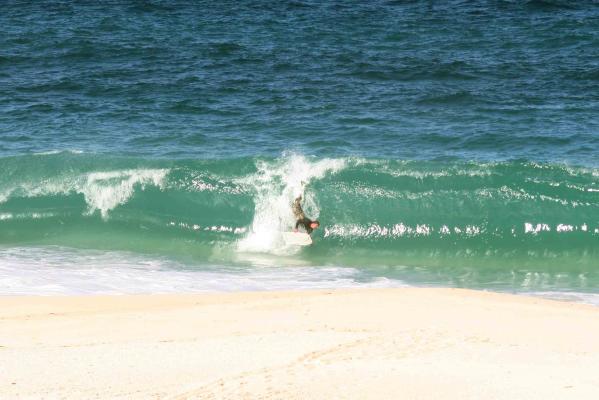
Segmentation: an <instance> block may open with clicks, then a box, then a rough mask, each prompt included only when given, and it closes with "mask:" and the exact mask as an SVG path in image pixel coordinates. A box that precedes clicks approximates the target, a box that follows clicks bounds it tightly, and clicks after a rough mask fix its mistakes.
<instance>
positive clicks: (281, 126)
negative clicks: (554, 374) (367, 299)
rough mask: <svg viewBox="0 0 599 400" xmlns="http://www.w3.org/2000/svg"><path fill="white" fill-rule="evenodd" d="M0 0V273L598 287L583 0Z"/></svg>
mask: <svg viewBox="0 0 599 400" xmlns="http://www.w3.org/2000/svg"><path fill="white" fill-rule="evenodd" d="M2 11H3V12H2V13H0V49H1V50H0V88H1V90H0V111H1V112H0V171H1V174H0V293H41V294H47V293H123V292H127V293H128V292H135V293H137V292H163V291H197V290H268V289H288V288H308V287H309V288H312V287H339V286H401V285H442V286H459V287H474V288H483V289H491V290H505V291H514V292H526V293H540V294H544V295H548V296H553V297H555V296H557V297H568V296H570V297H571V298H575V299H577V300H581V301H590V302H595V301H596V300H593V299H596V298H597V297H598V296H599V273H598V271H599V157H598V155H597V154H599V133H598V128H599V118H598V117H597V115H599V63H598V62H597V57H596V55H597V54H598V52H599V36H598V35H597V32H599V7H598V6H597V4H596V3H592V2H566V1H527V2H510V1H488V2H475V3H471V2H461V1H453V2H452V1H449V2H442V4H440V2H426V1H422V2H392V1H387V2H385V1H375V2H367V3H353V2H344V3H338V2H299V1H295V2H277V3H276V4H271V3H270V2H241V3H240V2H222V3H219V4H213V3H196V4H194V5H189V4H185V3H177V2H158V1H155V2H133V3H131V4H126V5H125V4H120V3H119V4H110V5H100V6H98V5H89V4H80V3H78V4H68V3H66V4H58V5H57V4H54V2H38V3H36V4H33V5H32V4H28V3H26V4H23V3H16V2H15V3H8V4H5V5H3V6H2ZM302 182H304V183H306V185H305V186H303V185H302ZM302 191H303V192H304V197H305V209H306V213H307V214H308V215H309V216H311V217H314V218H316V217H318V218H319V219H320V220H321V222H322V227H321V229H319V230H317V231H316V232H315V234H314V235H313V237H314V242H315V243H314V245H313V246H311V247H309V248H304V249H298V248H290V247H288V246H285V244H284V243H283V241H282V238H281V236H280V232H281V231H284V230H287V229H289V227H290V226H291V225H292V224H293V217H292V215H291V210H290V208H289V206H290V203H291V202H292V201H293V198H294V197H295V196H296V195H297V194H299V193H300V192H302ZM570 297H569V298H570Z"/></svg>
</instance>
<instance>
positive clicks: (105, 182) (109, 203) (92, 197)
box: [0, 169, 169, 219]
mask: <svg viewBox="0 0 599 400" xmlns="http://www.w3.org/2000/svg"><path fill="white" fill-rule="evenodd" d="M168 172H169V170H168V169H129V170H117V171H107V172H90V173H86V174H82V175H77V176H70V177H64V176H62V177H58V178H54V179H42V180H41V181H33V182H23V183H22V184H20V185H19V186H17V187H13V188H11V189H10V190H8V191H7V192H5V193H2V194H0V203H2V202H4V201H6V200H7V199H8V198H9V197H10V196H11V195H14V194H16V195H18V196H22V197H40V196H48V195H57V194H63V195H68V194H70V193H80V194H82V195H83V197H84V198H85V202H86V204H87V207H88V213H90V214H91V213H93V212H95V211H97V210H98V211H100V214H101V215H102V218H104V219H106V218H108V214H109V211H111V210H113V209H114V208H115V207H117V206H119V205H121V204H124V203H126V202H127V201H128V200H129V199H130V198H131V196H132V195H133V193H134V191H135V187H136V186H141V189H142V190H144V189H145V187H146V186H147V185H153V186H156V187H159V188H161V189H162V188H163V186H164V178H165V177H166V175H167V174H168Z"/></svg>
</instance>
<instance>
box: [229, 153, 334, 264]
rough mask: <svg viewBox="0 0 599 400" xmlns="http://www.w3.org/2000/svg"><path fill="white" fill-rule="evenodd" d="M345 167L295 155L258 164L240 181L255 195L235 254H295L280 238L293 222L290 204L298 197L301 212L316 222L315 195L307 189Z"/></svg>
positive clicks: (295, 248) (317, 208) (317, 213)
mask: <svg viewBox="0 0 599 400" xmlns="http://www.w3.org/2000/svg"><path fill="white" fill-rule="evenodd" d="M344 165H345V162H344V161H343V160H340V159H322V160H309V159H308V158H306V157H304V156H301V155H297V154H290V155H284V156H283V157H282V158H281V159H279V160H275V161H274V162H272V161H271V162H268V161H264V160H260V161H258V162H257V165H256V166H257V172H256V173H255V174H254V175H251V176H249V177H246V178H243V179H242V180H241V182H243V183H244V184H245V185H246V186H250V187H251V189H252V190H253V192H254V193H255V195H254V202H255V211H254V218H253V221H252V224H251V228H250V232H249V233H248V234H247V236H246V237H244V238H243V239H241V240H240V241H239V242H238V250H239V251H245V252H267V253H275V254H286V253H289V252H296V251H298V250H299V249H298V248H297V247H288V246H286V245H285V243H284V241H283V240H282V235H281V233H282V232H284V231H289V230H291V229H292V228H293V225H294V222H295V220H294V217H293V214H292V212H291V204H292V203H293V201H294V199H296V198H297V197H298V196H300V195H301V196H302V197H303V204H304V205H303V207H304V211H305V212H306V214H307V215H309V216H311V217H312V218H313V219H316V218H317V217H318V215H319V213H320V210H319V207H318V205H317V202H316V195H315V194H314V193H313V192H312V191H310V190H307V191H306V188H307V187H309V184H310V182H312V181H313V180H317V179H321V178H322V177H324V176H325V175H326V174H328V173H335V172H337V171H339V170H341V169H342V168H343V167H344Z"/></svg>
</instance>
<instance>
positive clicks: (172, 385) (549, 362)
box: [0, 289, 599, 400]
mask: <svg viewBox="0 0 599 400" xmlns="http://www.w3.org/2000/svg"><path fill="white" fill-rule="evenodd" d="M598 338H599V308H596V307H592V306H585V305H581V304H573V303H566V302H557V301H551V300H544V299H538V298H529V297H522V296H513V295H507V294H497V293H487V292H478V291H469V290H460V289H359V290H335V291H297V292H253V293H232V294H202V295H148V296H89V297H66V296H65V297H3V298H0V359H1V362H0V398H2V399H12V398H17V399H18V398H36V399H37V398H68V399H91V398H106V399H108V398H110V399H115V398H123V399H125V398H126V399H130V398H139V399H141V398H144V399H145V398H160V399H162V398H165V399H195V398H198V399H204V398H206V399H210V398H216V399H220V398H227V399H228V398H232V399H236V398H247V399H261V398H264V399H267V398H268V399H336V398H339V399H366V398H371V399H384V398H405V399H544V400H546V399H597V398H599V373H598V371H599V340H598Z"/></svg>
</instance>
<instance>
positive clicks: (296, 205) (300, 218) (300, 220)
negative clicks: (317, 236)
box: [291, 194, 320, 234]
mask: <svg viewBox="0 0 599 400" xmlns="http://www.w3.org/2000/svg"><path fill="white" fill-rule="evenodd" d="M301 201H302V195H301V194H300V196H299V197H298V198H297V199H295V201H294V202H293V205H292V206H291V209H292V210H293V215H294V216H295V219H296V222H295V232H297V230H298V228H299V226H300V225H301V226H303V227H304V229H305V230H306V233H307V234H311V233H312V231H313V230H314V229H316V228H318V227H319V226H320V222H318V221H316V220H314V221H312V220H311V219H310V218H306V215H305V214H304V210H303V209H302V205H301Z"/></svg>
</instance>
